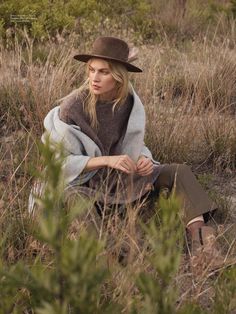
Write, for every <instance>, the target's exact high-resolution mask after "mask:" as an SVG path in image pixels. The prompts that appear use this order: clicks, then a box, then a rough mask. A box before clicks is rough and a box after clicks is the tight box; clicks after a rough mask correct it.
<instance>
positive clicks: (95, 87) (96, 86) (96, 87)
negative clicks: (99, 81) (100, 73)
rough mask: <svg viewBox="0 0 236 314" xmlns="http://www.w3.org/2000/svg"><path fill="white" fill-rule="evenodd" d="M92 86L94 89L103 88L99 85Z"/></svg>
mask: <svg viewBox="0 0 236 314" xmlns="http://www.w3.org/2000/svg"><path fill="white" fill-rule="evenodd" d="M92 87H93V88H94V89H99V88H101V87H100V86H98V85H92Z"/></svg>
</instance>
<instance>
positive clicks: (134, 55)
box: [128, 47, 138, 62]
mask: <svg viewBox="0 0 236 314" xmlns="http://www.w3.org/2000/svg"><path fill="white" fill-rule="evenodd" d="M137 59H138V48H137V47H132V48H130V49H129V56H128V62H133V61H135V60H137Z"/></svg>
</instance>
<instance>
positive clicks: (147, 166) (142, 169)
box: [137, 157, 153, 176]
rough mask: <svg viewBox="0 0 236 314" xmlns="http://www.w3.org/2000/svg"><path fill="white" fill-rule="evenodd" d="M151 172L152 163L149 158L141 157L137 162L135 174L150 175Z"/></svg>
mask: <svg viewBox="0 0 236 314" xmlns="http://www.w3.org/2000/svg"><path fill="white" fill-rule="evenodd" d="M152 171H153V163H152V161H151V160H150V159H149V158H146V157H141V158H140V159H139V160H138V162H137V173H138V174H139V175H141V176H146V175H149V174H151V173H152Z"/></svg>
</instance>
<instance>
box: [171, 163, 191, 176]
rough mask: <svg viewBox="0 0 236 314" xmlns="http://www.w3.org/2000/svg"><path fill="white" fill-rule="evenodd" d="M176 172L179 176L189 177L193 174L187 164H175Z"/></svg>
mask: <svg viewBox="0 0 236 314" xmlns="http://www.w3.org/2000/svg"><path fill="white" fill-rule="evenodd" d="M175 172H176V174H177V175H178V176H184V175H189V174H191V173H192V170H191V167H190V166H188V165H186V164H175Z"/></svg>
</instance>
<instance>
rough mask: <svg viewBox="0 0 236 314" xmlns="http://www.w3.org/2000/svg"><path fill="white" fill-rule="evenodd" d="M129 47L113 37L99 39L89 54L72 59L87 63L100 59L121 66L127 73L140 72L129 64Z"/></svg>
mask: <svg viewBox="0 0 236 314" xmlns="http://www.w3.org/2000/svg"><path fill="white" fill-rule="evenodd" d="M129 53H130V50H129V46H128V45H127V43H126V42H125V41H123V40H121V39H118V38H115V37H99V38H97V39H96V40H95V42H94V43H93V49H92V52H91V54H78V55H75V56H74V58H75V59H76V60H79V61H82V62H88V60H89V59H91V58H101V59H105V60H111V61H116V62H119V63H121V64H123V65H124V66H125V67H126V69H127V70H128V71H129V72H142V70H141V69H139V68H138V67H136V66H135V65H133V64H131V63H130V59H131V58H129Z"/></svg>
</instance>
